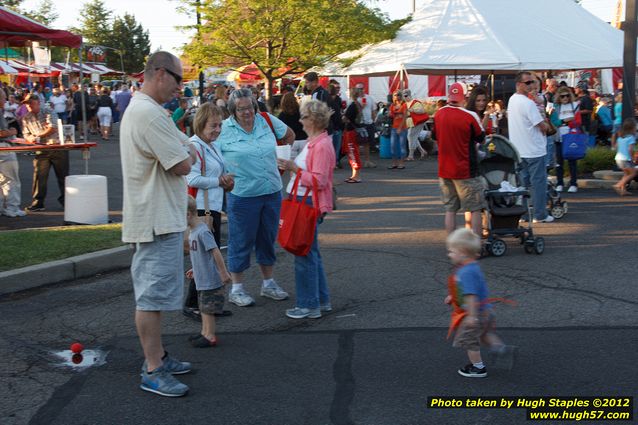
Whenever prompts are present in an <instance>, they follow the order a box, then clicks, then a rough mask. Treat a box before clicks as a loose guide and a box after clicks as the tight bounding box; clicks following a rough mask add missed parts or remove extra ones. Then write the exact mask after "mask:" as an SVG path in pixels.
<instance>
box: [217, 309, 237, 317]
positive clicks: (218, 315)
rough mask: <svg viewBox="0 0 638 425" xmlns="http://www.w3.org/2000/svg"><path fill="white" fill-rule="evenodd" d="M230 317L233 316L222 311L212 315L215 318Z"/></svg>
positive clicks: (227, 311) (230, 312) (229, 312)
mask: <svg viewBox="0 0 638 425" xmlns="http://www.w3.org/2000/svg"><path fill="white" fill-rule="evenodd" d="M232 315H233V312H232V311H230V310H222V311H219V312H217V313H215V314H214V316H215V317H226V316H232Z"/></svg>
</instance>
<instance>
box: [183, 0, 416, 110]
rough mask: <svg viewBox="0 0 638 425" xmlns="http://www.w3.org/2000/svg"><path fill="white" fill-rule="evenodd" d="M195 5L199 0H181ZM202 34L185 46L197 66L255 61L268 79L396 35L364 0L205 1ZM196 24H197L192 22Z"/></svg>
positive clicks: (231, 65)
mask: <svg viewBox="0 0 638 425" xmlns="http://www.w3.org/2000/svg"><path fill="white" fill-rule="evenodd" d="M182 3H183V4H184V6H185V8H186V9H188V8H190V10H193V9H192V8H193V7H196V6H197V4H199V2H198V1H192V0H183V1H182ZM199 10H200V13H201V16H202V21H203V22H204V23H203V24H202V25H201V26H200V27H199V28H198V36H196V37H195V38H194V39H193V40H192V41H191V43H190V44H189V45H188V46H186V48H185V54H186V56H187V59H189V60H190V61H192V62H193V63H195V64H197V65H199V66H209V65H216V66H225V67H228V68H234V67H238V66H241V65H246V64H250V63H255V65H256V66H257V68H258V69H259V70H260V71H261V73H262V74H263V75H264V76H265V78H266V79H267V80H268V82H269V83H270V84H268V85H267V87H266V94H267V97H268V96H269V90H270V87H271V86H272V82H273V81H274V80H275V79H277V78H281V77H283V76H286V75H290V74H298V73H300V72H304V71H306V70H307V69H308V68H311V67H313V66H317V65H322V64H324V63H326V62H327V61H329V60H331V59H333V58H335V56H337V55H338V54H340V53H343V52H345V51H348V50H354V49H357V48H360V47H361V46H363V45H364V44H367V43H374V42H378V41H381V40H385V39H388V38H392V37H393V36H394V34H395V33H396V30H397V29H398V28H399V26H400V25H401V24H402V23H403V22H405V21H400V22H397V21H394V22H391V21H390V20H389V19H388V18H387V16H386V15H384V14H383V13H381V12H380V11H379V9H377V8H368V7H367V6H366V5H365V4H364V2H362V1H360V0H202V4H201V6H200V9H199ZM194 28H197V26H194Z"/></svg>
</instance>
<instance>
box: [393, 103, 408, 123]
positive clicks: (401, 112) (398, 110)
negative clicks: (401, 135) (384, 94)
mask: <svg viewBox="0 0 638 425" xmlns="http://www.w3.org/2000/svg"><path fill="white" fill-rule="evenodd" d="M407 111H408V105H407V104H406V103H405V102H401V104H399V105H397V104H396V103H393V104H392V106H390V118H392V128H399V126H400V125H401V123H402V122H403V118H404V117H405V114H406V112H407ZM402 130H405V126H403V128H402Z"/></svg>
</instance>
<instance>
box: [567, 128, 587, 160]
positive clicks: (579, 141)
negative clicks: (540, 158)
mask: <svg viewBox="0 0 638 425" xmlns="http://www.w3.org/2000/svg"><path fill="white" fill-rule="evenodd" d="M588 138H589V136H588V135H587V134H585V133H583V132H582V131H580V130H579V129H576V128H572V129H570V130H569V133H567V134H564V135H563V136H561V142H562V145H563V146H562V149H563V158H564V159H570V160H576V159H581V158H584V157H585V151H586V150H587V139H588Z"/></svg>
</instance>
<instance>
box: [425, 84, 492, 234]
mask: <svg viewBox="0 0 638 425" xmlns="http://www.w3.org/2000/svg"><path fill="white" fill-rule="evenodd" d="M464 102H465V96H464V94H463V86H462V85H461V84H459V83H454V84H452V85H451V86H450V94H449V97H448V104H447V105H446V106H444V107H443V108H441V109H439V110H438V111H437V113H436V114H435V116H434V127H433V136H434V138H435V140H436V141H437V143H438V148H439V185H440V187H441V198H442V200H443V205H444V207H445V230H446V231H447V232H448V234H449V233H452V232H453V231H454V229H455V228H456V213H457V211H459V210H463V211H469V212H471V213H472V219H471V226H472V230H473V231H474V233H476V234H477V235H480V234H481V230H482V229H481V210H482V209H484V208H485V207H486V205H485V197H484V195H483V191H484V189H485V188H484V186H483V182H482V181H481V180H480V179H479V178H478V152H477V148H476V145H477V143H482V142H483V140H484V138H485V131H484V130H483V127H482V126H481V121H480V119H479V117H478V115H476V113H474V112H472V111H468V110H467V109H465V108H463V104H464Z"/></svg>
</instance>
